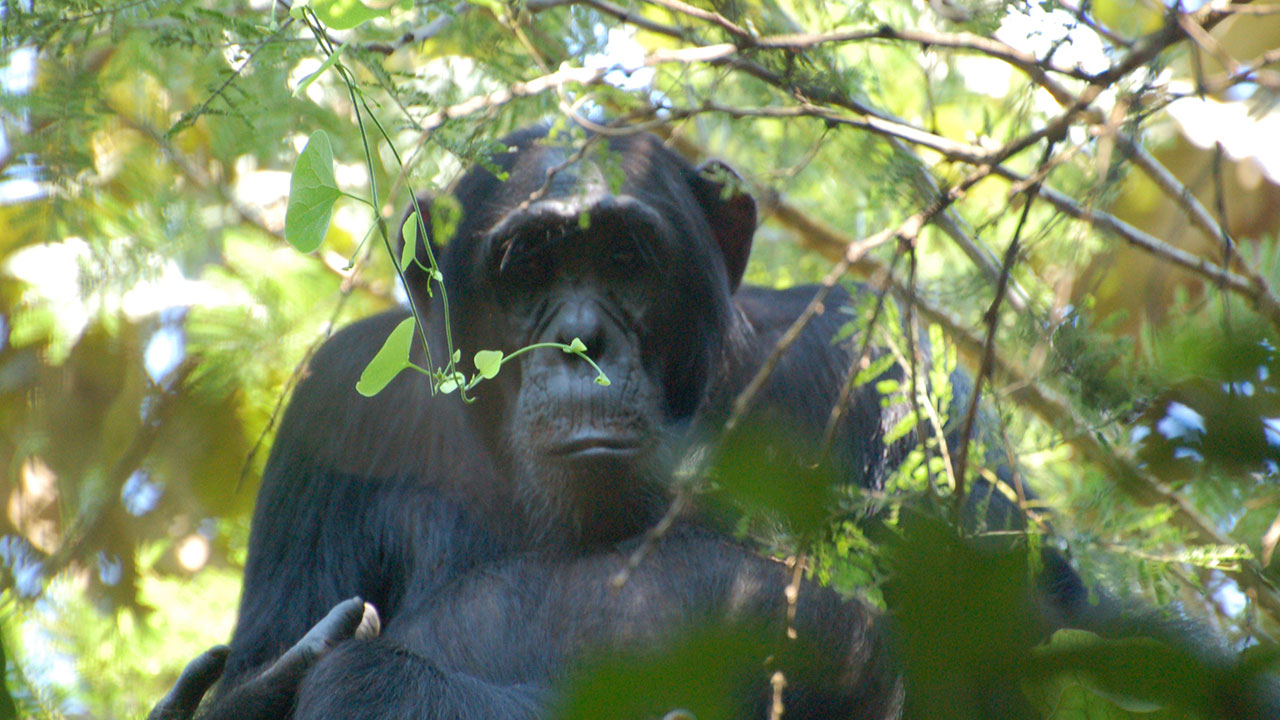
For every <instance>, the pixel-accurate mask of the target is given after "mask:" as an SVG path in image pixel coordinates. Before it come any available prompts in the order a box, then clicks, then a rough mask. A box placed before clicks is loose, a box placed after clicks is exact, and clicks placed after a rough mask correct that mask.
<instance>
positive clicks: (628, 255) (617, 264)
mask: <svg viewBox="0 0 1280 720" xmlns="http://www.w3.org/2000/svg"><path fill="white" fill-rule="evenodd" d="M608 262H609V268H610V270H612V271H613V272H617V273H620V274H623V275H626V274H631V273H635V272H639V271H641V270H644V268H645V266H646V264H647V263H648V257H647V256H646V255H645V254H644V253H643V252H641V250H640V245H639V242H638V241H637V239H636V238H634V237H625V238H619V240H618V241H617V242H616V243H614V245H613V247H611V248H610V249H609V256H608Z"/></svg>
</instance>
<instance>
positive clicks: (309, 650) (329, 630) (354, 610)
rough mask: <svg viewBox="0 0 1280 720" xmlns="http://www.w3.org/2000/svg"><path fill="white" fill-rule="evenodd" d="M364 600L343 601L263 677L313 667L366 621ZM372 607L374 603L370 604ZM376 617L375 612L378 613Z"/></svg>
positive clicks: (292, 672) (353, 634)
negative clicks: (322, 656)
mask: <svg viewBox="0 0 1280 720" xmlns="http://www.w3.org/2000/svg"><path fill="white" fill-rule="evenodd" d="M365 607H366V605H365V602H364V601H363V600H361V599H360V598H358V597H355V598H351V599H349V600H343V601H342V602H340V603H338V604H337V605H335V606H333V609H332V610H330V611H329V614H328V615H325V616H324V617H323V618H321V619H320V622H318V623H316V624H315V625H314V626H313V627H312V628H311V629H310V630H308V631H307V634H306V635H303V636H302V639H301V640H299V641H298V642H297V643H295V644H294V646H293V647H291V648H289V649H288V650H287V651H285V654H284V655H281V656H280V659H279V660H276V662H275V664H273V665H272V666H271V667H270V668H269V669H268V670H267V671H266V672H264V673H263V674H262V675H263V677H267V676H275V675H278V674H289V675H292V674H295V673H300V672H301V671H302V670H305V669H306V668H308V667H310V666H311V665H312V664H313V663H314V662H315V661H316V660H318V659H319V658H320V656H321V655H323V654H324V653H325V651H327V650H328V649H329V648H331V647H333V646H334V645H337V644H338V643H340V642H342V641H343V640H348V639H350V638H352V637H354V636H355V634H356V631H357V629H359V628H360V627H361V626H362V625H363V622H364V617H365ZM370 607H372V606H370ZM375 617H376V613H375Z"/></svg>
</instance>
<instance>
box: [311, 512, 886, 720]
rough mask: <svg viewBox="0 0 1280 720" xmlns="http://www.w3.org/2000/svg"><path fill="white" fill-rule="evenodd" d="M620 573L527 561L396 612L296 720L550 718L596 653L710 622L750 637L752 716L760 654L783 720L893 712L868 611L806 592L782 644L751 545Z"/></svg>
mask: <svg viewBox="0 0 1280 720" xmlns="http://www.w3.org/2000/svg"><path fill="white" fill-rule="evenodd" d="M625 561H626V558H625V556H624V555H622V554H618V553H614V552H601V553H598V554H593V555H589V556H586V557H582V558H578V559H573V560H556V559H547V558H542V557H528V558H523V559H515V560H511V561H507V562H501V563H494V564H490V565H488V566H486V567H484V568H483V569H480V570H477V571H476V572H473V573H470V574H468V575H467V576H465V577H463V578H461V579H460V580H459V581H458V582H456V583H454V584H452V585H451V586H450V587H449V588H446V589H445V590H444V591H443V592H440V593H439V594H437V595H435V596H433V597H432V598H430V599H426V600H423V601H422V602H420V603H417V604H416V605H415V606H414V607H407V608H405V609H404V610H402V613H401V615H400V616H399V618H398V619H397V620H396V621H394V622H393V623H392V625H391V626H389V627H388V628H387V631H386V632H385V633H384V635H383V636H381V637H379V638H378V639H377V640H373V641H369V642H359V641H357V642H349V643H344V644H342V645H341V646H339V647H337V648H335V649H334V650H333V651H332V652H330V653H329V654H328V655H326V656H325V658H324V659H323V660H321V661H320V662H319V663H318V664H317V665H316V667H315V668H314V669H313V670H312V671H311V672H310V674H308V675H307V677H306V679H305V680H304V682H303V686H302V689H301V690H300V692H299V697H298V710H297V714H296V716H295V717H296V718H297V719H298V720H313V719H315V720H318V719H320V718H330V717H343V718H360V719H367V720H380V719H384V718H400V717H427V718H450V719H454V718H457V719H458V720H469V719H471V718H476V719H477V720H478V719H481V718H538V717H545V716H546V714H547V712H548V708H549V707H551V703H552V702H553V699H554V698H556V697H557V695H558V693H559V692H560V691H562V690H563V689H564V687H565V682H566V680H567V679H569V676H570V674H571V673H572V672H573V671H574V670H575V668H578V667H581V666H582V664H583V663H584V662H587V661H589V660H590V658H591V657H593V656H594V657H600V656H603V657H617V656H619V655H618V654H619V653H622V654H623V655H627V654H631V653H634V652H641V653H646V652H654V651H656V652H661V651H662V649H663V648H667V647H672V646H673V645H675V644H678V643H679V642H680V638H682V637H686V636H687V633H688V632H689V631H690V630H691V629H694V628H698V629H703V630H707V629H710V627H711V626H713V625H716V624H723V625H725V627H726V628H737V629H738V630H739V631H741V632H744V633H747V636H749V637H751V638H754V639H756V640H758V642H752V643H751V644H750V649H749V650H746V651H745V652H744V654H743V655H742V656H741V657H737V656H735V657H734V658H733V660H732V662H733V663H734V664H735V667H737V668H738V669H739V670H740V671H741V677H743V678H745V680H744V682H743V684H742V685H741V687H739V688H738V689H737V691H736V694H735V700H736V705H737V707H738V708H740V709H741V710H742V711H743V712H745V713H747V714H748V715H747V716H750V715H751V714H754V715H757V716H760V717H763V716H764V714H765V710H764V708H765V707H766V704H767V702H768V701H769V697H770V684H769V676H770V674H771V672H772V670H769V671H767V672H766V671H765V669H764V668H765V666H764V664H763V663H765V658H766V657H772V658H774V661H773V662H774V665H773V667H775V668H777V669H780V670H783V671H784V672H785V673H786V675H787V682H788V685H787V691H786V697H785V706H786V717H788V718H793V719H794V720H804V719H809V718H815V719H816V718H824V719H826V718H845V717H857V718H864V719H866V720H880V719H884V718H893V717H896V716H897V714H898V713H899V712H900V709H901V702H902V690H901V684H900V682H899V680H898V675H897V672H896V669H895V667H894V663H893V662H892V659H891V657H890V653H889V652H888V650H887V648H886V647H885V646H884V643H883V640H882V638H881V635H880V632H879V623H878V620H877V618H876V616H875V614H874V613H873V612H872V611H870V610H868V609H867V608H866V607H865V606H863V605H860V604H858V603H857V602H853V601H846V600H843V599H841V598H839V597H838V596H837V595H836V594H835V593H833V592H831V591H830V590H828V589H826V588H820V587H817V586H814V585H812V584H811V583H802V586H801V591H800V593H799V598H798V602H797V605H796V608H795V614H794V617H793V623H794V628H795V630H796V634H797V639H795V640H791V639H788V638H787V636H786V633H785V632H784V631H785V629H786V627H787V617H788V608H787V602H786V599H785V597H786V593H785V590H786V586H787V584H788V582H789V579H790V578H789V573H788V572H787V571H786V570H785V568H784V567H783V566H781V565H780V564H778V563H775V562H772V561H769V560H766V559H763V558H761V557H759V556H757V555H755V554H754V553H753V552H751V551H750V550H748V549H747V548H744V547H741V546H739V545H736V544H734V543H731V542H728V541H725V540H723V539H722V538H719V537H716V536H714V535H711V534H709V533H707V532H705V531H698V530H680V531H673V533H672V536H670V537H667V538H664V539H663V540H662V541H660V542H659V543H658V544H657V546H655V547H654V549H653V550H652V552H651V553H650V554H649V555H648V557H647V558H646V559H645V560H644V562H642V563H641V564H640V566H639V567H638V568H636V570H635V571H634V572H633V573H632V575H631V576H630V578H629V580H628V581H627V582H626V584H625V585H623V586H622V587H621V588H616V587H614V585H613V584H612V580H613V578H614V577H615V576H616V574H617V572H618V570H619V569H620V568H621V567H622V564H623V563H624V562H625ZM720 681H722V678H712V677H708V678H707V682H709V683H714V682H720ZM671 709H672V708H669V707H655V708H653V710H654V711H655V712H657V713H658V714H661V713H663V712H666V711H668V710H671ZM757 711H758V712H757Z"/></svg>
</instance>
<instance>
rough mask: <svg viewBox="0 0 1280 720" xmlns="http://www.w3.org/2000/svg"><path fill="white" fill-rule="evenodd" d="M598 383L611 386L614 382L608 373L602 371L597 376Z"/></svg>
mask: <svg viewBox="0 0 1280 720" xmlns="http://www.w3.org/2000/svg"><path fill="white" fill-rule="evenodd" d="M596 384H597V385H603V386H605V387H609V386H610V385H612V384H613V383H611V382H609V377H608V376H607V375H605V374H604V373H600V374H599V375H597V376H596Z"/></svg>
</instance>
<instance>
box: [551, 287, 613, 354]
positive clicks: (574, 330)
mask: <svg viewBox="0 0 1280 720" xmlns="http://www.w3.org/2000/svg"><path fill="white" fill-rule="evenodd" d="M605 322H606V320H605V317H604V314H603V313H602V312H601V310H600V306H599V305H598V304H597V303H595V302H593V301H591V300H586V299H584V300H581V301H577V302H571V303H568V304H567V305H566V306H565V307H564V308H563V309H561V311H560V316H559V317H558V318H557V319H556V326H555V336H554V340H555V342H561V343H564V344H565V345H568V344H570V343H572V342H573V339H574V338H578V339H579V340H581V341H582V343H583V344H584V345H586V346H587V351H586V354H587V357H589V358H591V359H592V360H595V361H597V362H599V361H600V359H601V358H603V357H604V354H605V351H606V349H607V347H606V346H607V337H606V336H607V335H608V333H606V332H605Z"/></svg>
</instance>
